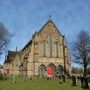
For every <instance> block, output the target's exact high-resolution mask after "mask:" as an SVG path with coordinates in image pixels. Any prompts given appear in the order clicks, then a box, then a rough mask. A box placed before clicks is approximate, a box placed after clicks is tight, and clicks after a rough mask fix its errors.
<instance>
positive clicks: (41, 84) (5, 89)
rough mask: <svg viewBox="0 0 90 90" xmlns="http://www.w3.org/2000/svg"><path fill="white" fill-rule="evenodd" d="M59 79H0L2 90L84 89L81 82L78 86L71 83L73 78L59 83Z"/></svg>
mask: <svg viewBox="0 0 90 90" xmlns="http://www.w3.org/2000/svg"><path fill="white" fill-rule="evenodd" d="M59 82H60V81H59V80H47V79H45V78H44V79H40V78H36V77H33V78H32V80H29V79H25V78H22V77H16V83H13V80H12V78H11V77H10V78H8V79H7V80H0V90H82V88H81V87H80V83H78V85H77V86H72V85H71V80H67V81H66V83H62V84H60V83H59Z"/></svg>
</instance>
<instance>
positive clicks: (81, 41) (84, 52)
mask: <svg viewBox="0 0 90 90" xmlns="http://www.w3.org/2000/svg"><path fill="white" fill-rule="evenodd" d="M73 55H74V57H75V60H74V62H75V63H78V64H81V65H82V66H83V69H84V72H83V76H86V75H87V66H88V65H89V64H90V35H89V33H88V32H86V31H84V30H82V31H80V32H79V34H78V36H77V38H76V40H75V41H74V43H73Z"/></svg>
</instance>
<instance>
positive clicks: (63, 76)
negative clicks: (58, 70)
mask: <svg viewBox="0 0 90 90" xmlns="http://www.w3.org/2000/svg"><path fill="white" fill-rule="evenodd" d="M62 79H63V82H64V83H65V75H62Z"/></svg>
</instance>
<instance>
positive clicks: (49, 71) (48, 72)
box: [47, 67, 54, 77]
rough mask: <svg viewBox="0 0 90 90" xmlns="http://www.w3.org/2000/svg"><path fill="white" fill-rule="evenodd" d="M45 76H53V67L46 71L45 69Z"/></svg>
mask: <svg viewBox="0 0 90 90" xmlns="http://www.w3.org/2000/svg"><path fill="white" fill-rule="evenodd" d="M47 74H48V76H50V77H51V76H53V74H54V69H53V67H48V69H47Z"/></svg>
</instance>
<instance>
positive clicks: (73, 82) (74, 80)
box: [72, 75, 76, 86]
mask: <svg viewBox="0 0 90 90" xmlns="http://www.w3.org/2000/svg"><path fill="white" fill-rule="evenodd" d="M72 86H76V77H75V76H74V75H72Z"/></svg>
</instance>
